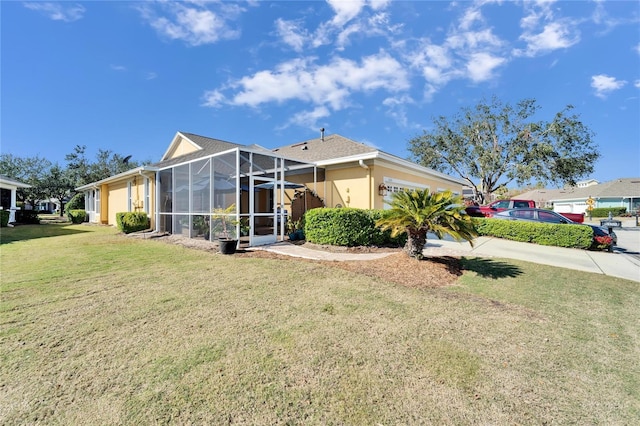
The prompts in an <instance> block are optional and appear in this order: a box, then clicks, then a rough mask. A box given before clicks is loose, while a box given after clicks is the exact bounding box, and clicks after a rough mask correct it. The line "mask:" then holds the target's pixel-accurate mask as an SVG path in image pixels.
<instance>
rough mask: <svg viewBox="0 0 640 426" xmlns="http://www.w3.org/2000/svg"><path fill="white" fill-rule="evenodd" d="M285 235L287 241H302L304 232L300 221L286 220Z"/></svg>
mask: <svg viewBox="0 0 640 426" xmlns="http://www.w3.org/2000/svg"><path fill="white" fill-rule="evenodd" d="M287 233H288V234H289V240H291V241H294V240H304V232H303V231H302V220H301V219H297V220H291V219H289V220H287Z"/></svg>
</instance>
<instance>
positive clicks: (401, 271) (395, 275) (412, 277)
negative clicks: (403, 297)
mask: <svg viewBox="0 0 640 426" xmlns="http://www.w3.org/2000/svg"><path fill="white" fill-rule="evenodd" d="M156 239H157V240H160V241H164V242H167V243H171V244H179V245H182V246H185V247H189V248H194V249H198V250H205V251H208V252H212V253H216V252H217V245H216V244H213V243H211V242H208V241H204V240H195V239H190V238H185V237H182V236H177V235H166V236H162V237H159V238H156ZM292 243H293V242H292ZM296 244H298V245H304V246H305V247H307V248H311V249H314V250H326V251H332V252H342V253H378V252H390V253H391V254H390V255H388V256H385V257H383V258H380V259H375V260H354V261H321V260H311V259H302V258H295V261H296V262H300V261H305V262H313V263H321V264H323V265H326V266H330V267H333V268H340V269H344V270H347V271H351V272H355V273H358V274H363V275H366V276H369V277H374V278H379V279H381V280H383V281H387V282H392V283H395V284H398V285H402V286H406V287H411V288H436V287H443V286H447V285H451V284H453V283H454V282H455V281H456V280H457V279H458V277H459V276H460V275H462V267H461V262H460V258H459V257H456V256H434V257H425V258H424V259H423V260H417V259H413V258H411V257H409V256H407V255H406V254H405V253H404V252H402V250H401V249H399V248H390V247H335V246H323V245H317V244H311V243H306V242H304V241H299V242H296ZM221 256H222V255H221ZM233 256H234V257H239V258H261V259H276V260H282V261H292V260H293V258H291V257H290V256H285V255H282V254H278V253H273V252H269V251H266V250H238V251H237V252H236V254H234V255H233Z"/></svg>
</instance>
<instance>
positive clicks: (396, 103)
mask: <svg viewBox="0 0 640 426" xmlns="http://www.w3.org/2000/svg"><path fill="white" fill-rule="evenodd" d="M413 104H415V101H414V100H413V99H412V98H411V97H410V96H409V95H407V94H402V95H400V96H395V97H389V98H386V99H385V100H384V101H382V105H384V106H386V107H387V115H388V116H389V117H391V118H392V119H393V120H394V121H395V122H396V124H397V125H398V127H401V128H405V129H406V128H417V127H419V126H417V124H410V123H409V119H408V117H407V106H408V105H413Z"/></svg>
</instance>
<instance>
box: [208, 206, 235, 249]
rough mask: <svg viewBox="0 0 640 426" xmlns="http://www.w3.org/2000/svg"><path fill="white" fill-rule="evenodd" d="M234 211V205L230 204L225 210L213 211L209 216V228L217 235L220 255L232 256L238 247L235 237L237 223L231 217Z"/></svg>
mask: <svg viewBox="0 0 640 426" xmlns="http://www.w3.org/2000/svg"><path fill="white" fill-rule="evenodd" d="M235 211H236V205H235V204H231V205H230V206H229V207H227V208H226V209H222V208H217V209H213V213H212V215H211V224H212V226H211V228H212V229H213V230H214V232H216V233H217V236H218V242H219V244H220V253H222V254H233V253H235V252H236V247H237V246H238V239H237V238H236V236H235V235H236V225H237V224H238V221H237V220H236V219H235V217H233V216H231V215H232V214H233V213H235Z"/></svg>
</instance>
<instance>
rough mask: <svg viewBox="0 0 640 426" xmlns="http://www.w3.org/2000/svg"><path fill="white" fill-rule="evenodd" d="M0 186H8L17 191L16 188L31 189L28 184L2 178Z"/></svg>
mask: <svg viewBox="0 0 640 426" xmlns="http://www.w3.org/2000/svg"><path fill="white" fill-rule="evenodd" d="M0 185H8V186H11V187H13V188H14V189H17V188H31V185H29V184H26V183H22V182H18V181H17V180H13V179H9V178H4V177H2V178H0ZM7 189H9V188H7Z"/></svg>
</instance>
